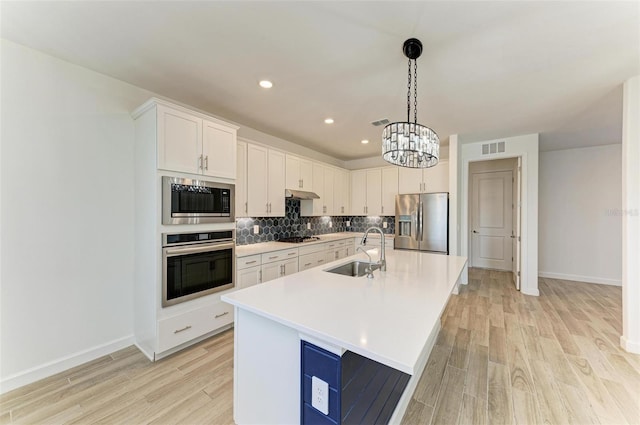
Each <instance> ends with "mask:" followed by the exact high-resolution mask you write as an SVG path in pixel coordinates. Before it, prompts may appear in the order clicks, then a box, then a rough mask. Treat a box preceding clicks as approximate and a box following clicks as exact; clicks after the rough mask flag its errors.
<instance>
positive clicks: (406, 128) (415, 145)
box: [382, 38, 440, 168]
mask: <svg viewBox="0 0 640 425" xmlns="http://www.w3.org/2000/svg"><path fill="white" fill-rule="evenodd" d="M402 50H403V51H404V55H405V56H406V57H407V58H409V72H408V75H409V81H408V83H407V121H406V122H394V123H391V124H388V125H387V126H386V127H385V128H384V130H383V131H382V157H383V158H384V160H385V161H387V162H389V163H391V164H394V165H398V166H400V167H408V168H428V167H433V166H434V165H436V164H437V163H438V158H440V140H439V139H438V135H437V134H436V132H435V131H433V130H432V129H430V128H429V127H425V126H424V125H421V124H418V64H417V62H416V59H418V58H419V57H420V54H422V43H421V42H420V40H418V39H417V38H410V39H408V40H407V41H405V42H404V45H403V46H402ZM411 61H413V84H412V79H411ZM412 85H413V122H410V120H411V86H412Z"/></svg>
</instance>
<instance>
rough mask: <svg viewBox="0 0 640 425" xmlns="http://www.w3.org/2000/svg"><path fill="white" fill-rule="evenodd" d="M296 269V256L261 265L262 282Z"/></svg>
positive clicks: (294, 271) (290, 272) (293, 271)
mask: <svg viewBox="0 0 640 425" xmlns="http://www.w3.org/2000/svg"><path fill="white" fill-rule="evenodd" d="M297 271H298V257H296V258H290V259H288V260H281V261H274V262H273V263H268V264H263V265H262V282H268V281H270V280H273V279H277V278H279V277H282V276H288V275H290V274H293V273H296V272H297Z"/></svg>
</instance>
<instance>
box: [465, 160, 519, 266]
mask: <svg viewBox="0 0 640 425" xmlns="http://www.w3.org/2000/svg"><path fill="white" fill-rule="evenodd" d="M507 159H509V158H507ZM491 161H496V159H490V160H486V161H473V162H474V163H479V162H491ZM515 163H516V165H515V167H517V163H518V161H517V158H516V161H515ZM513 171H514V164H509V167H499V166H498V167H495V169H494V168H493V167H489V168H487V169H486V170H481V171H480V170H478V171H475V172H473V173H472V172H471V171H470V172H469V199H468V205H469V214H468V220H469V221H468V223H467V225H468V227H469V230H470V231H471V230H472V229H473V207H472V199H471V197H472V196H473V182H472V181H471V180H472V179H473V175H474V174H489V173H503V172H510V173H511V178H512V181H511V196H512V199H511V202H512V208H511V209H510V210H509V212H510V213H511V220H512V223H511V229H510V232H512V235H513V232H514V230H516V229H515V228H516V222H515V221H514V218H515V216H514V211H513V210H514V207H515V205H517V204H516V202H518V201H519V200H516V199H514V198H513V194H514V190H513V188H514V187H515V181H514V180H515V175H514V173H513ZM516 233H517V230H516ZM468 244H469V245H468V252H469V267H477V265H476V264H474V263H473V254H474V250H473V238H472V237H471V235H469V242H468ZM509 245H510V246H512V245H513V243H512V241H510V243H509ZM511 255H512V257H513V261H512V264H511V270H513V267H514V266H515V264H516V261H515V252H512V253H511ZM505 271H506V270H505Z"/></svg>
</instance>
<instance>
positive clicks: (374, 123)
mask: <svg viewBox="0 0 640 425" xmlns="http://www.w3.org/2000/svg"><path fill="white" fill-rule="evenodd" d="M389 122H390V121H389V120H388V119H386V118H382V119H381V120H378V121H372V122H371V124H372V125H374V126H376V127H380V126H381V125H387V124H389Z"/></svg>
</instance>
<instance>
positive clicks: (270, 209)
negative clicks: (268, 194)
mask: <svg viewBox="0 0 640 425" xmlns="http://www.w3.org/2000/svg"><path fill="white" fill-rule="evenodd" d="M269 214H271V202H269Z"/></svg>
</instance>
